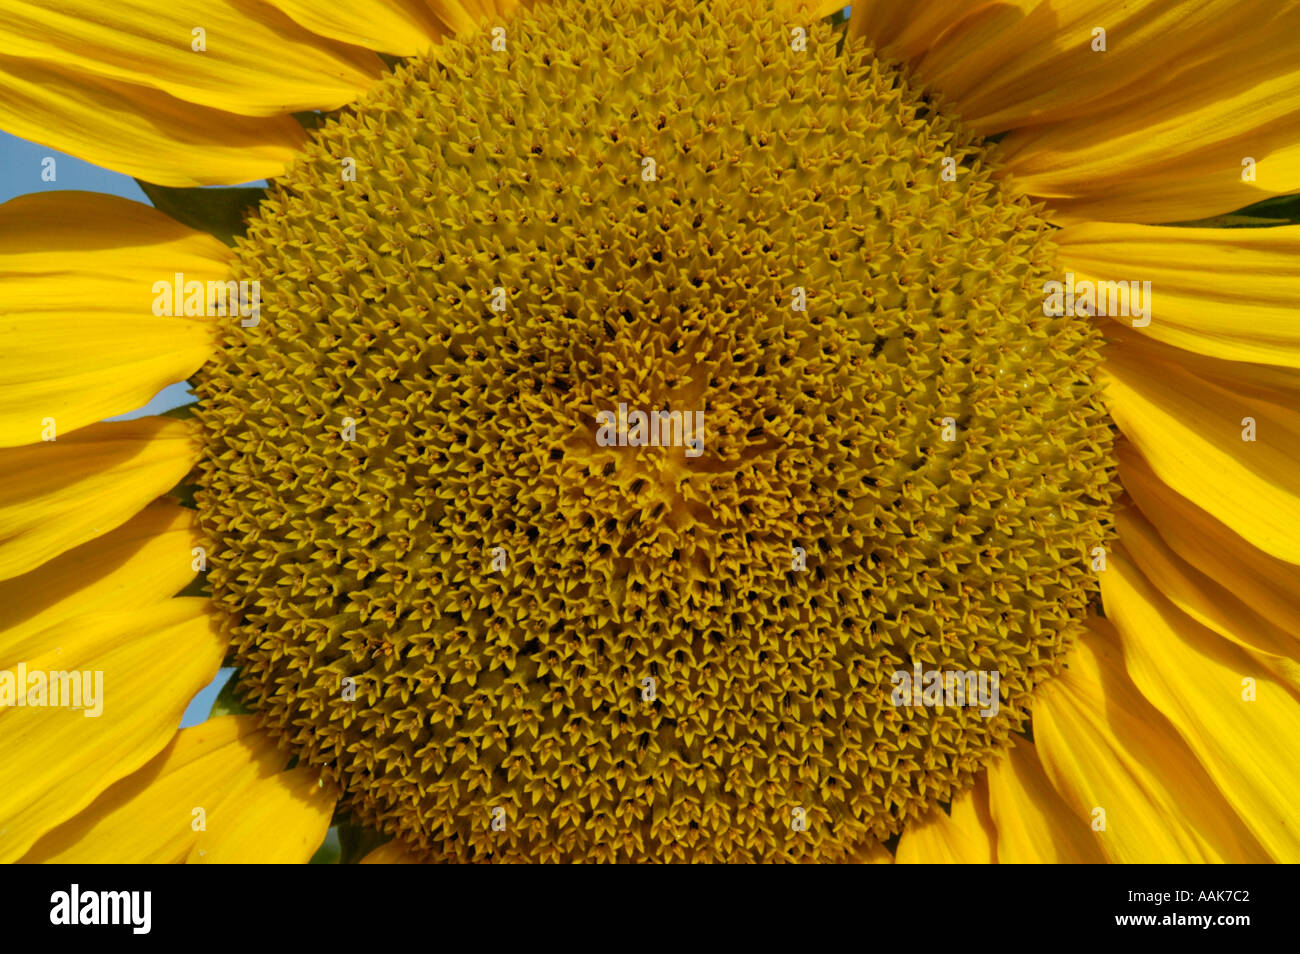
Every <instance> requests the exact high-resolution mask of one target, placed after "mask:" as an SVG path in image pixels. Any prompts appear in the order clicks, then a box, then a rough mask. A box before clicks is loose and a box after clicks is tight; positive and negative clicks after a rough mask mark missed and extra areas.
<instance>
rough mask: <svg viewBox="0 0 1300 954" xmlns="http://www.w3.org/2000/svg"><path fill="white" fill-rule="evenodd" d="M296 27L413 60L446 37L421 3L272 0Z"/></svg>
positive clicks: (382, 0)
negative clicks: (296, 24) (409, 57)
mask: <svg viewBox="0 0 1300 954" xmlns="http://www.w3.org/2000/svg"><path fill="white" fill-rule="evenodd" d="M271 2H272V3H273V4H274V5H275V6H276V7H278V8H279V9H280V10H281V11H282V12H284V13H285V14H287V15H288V16H289V17H290V18H292V19H293V20H294V22H295V23H298V24H299V25H301V26H303V27H306V28H307V29H308V30H310V31H311V32H313V33H315V34H317V35H318V36H327V37H330V38H331V39H334V40H339V41H341V42H343V43H352V44H356V45H358V46H364V47H365V48H366V49H369V50H382V51H383V52H385V53H392V54H393V55H395V56H413V55H414V54H416V53H420V52H422V51H424V50H426V49H428V48H429V47H430V46H432V45H433V44H435V43H437V42H438V41H439V40H440V39H441V38H442V37H443V36H445V35H446V34H447V31H446V29H445V28H444V27H443V26H442V25H441V24H440V23H439V22H438V19H437V18H436V17H435V16H434V15H433V14H432V13H431V12H430V11H429V8H428V7H427V6H426V5H425V4H424V3H421V2H420V0H409V2H408V0H368V2H367V3H364V4H358V3H354V2H352V0H271Z"/></svg>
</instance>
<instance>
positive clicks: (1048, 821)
mask: <svg viewBox="0 0 1300 954" xmlns="http://www.w3.org/2000/svg"><path fill="white" fill-rule="evenodd" d="M988 788H989V817H990V818H992V820H993V827H994V828H995V829H996V831H997V853H998V863H999V864H1044V863H1049V864H1055V863H1065V864H1095V863H1098V862H1103V861H1105V860H1106V859H1105V856H1104V855H1103V854H1102V852H1101V848H1100V847H1099V846H1098V844H1097V840H1096V838H1094V837H1093V834H1092V831H1091V828H1090V820H1089V819H1088V818H1086V817H1081V816H1079V815H1076V814H1075V813H1074V812H1072V811H1071V810H1070V809H1069V807H1068V806H1067V805H1066V804H1065V802H1063V801H1061V796H1059V795H1058V794H1057V793H1056V789H1054V788H1052V783H1051V782H1049V781H1048V779H1047V776H1046V775H1045V774H1044V773H1043V767H1042V765H1041V764H1040V763H1039V761H1038V754H1037V753H1036V752H1035V751H1034V747H1033V745H1032V744H1031V743H1029V742H1027V741H1025V740H1023V739H1017V740H1015V742H1014V744H1013V745H1012V746H1011V748H1010V749H1008V750H1007V752H1006V754H1005V755H1004V756H1002V757H1000V758H999V759H998V760H997V761H996V762H994V763H993V764H992V765H990V766H989V770H988Z"/></svg>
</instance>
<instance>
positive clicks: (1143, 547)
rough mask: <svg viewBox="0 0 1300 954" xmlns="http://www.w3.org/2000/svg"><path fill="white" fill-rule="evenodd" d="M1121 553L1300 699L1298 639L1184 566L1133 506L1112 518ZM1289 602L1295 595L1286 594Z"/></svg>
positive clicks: (1171, 598)
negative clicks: (1245, 652)
mask: <svg viewBox="0 0 1300 954" xmlns="http://www.w3.org/2000/svg"><path fill="white" fill-rule="evenodd" d="M1115 525H1116V529H1117V530H1118V531H1119V538H1120V541H1121V543H1122V548H1121V552H1122V553H1123V554H1124V556H1125V558H1131V559H1132V560H1133V562H1134V563H1135V564H1136V565H1137V567H1138V569H1139V570H1140V572H1141V574H1142V575H1143V576H1144V577H1145V578H1146V579H1147V580H1148V581H1150V582H1151V584H1152V585H1153V586H1154V587H1155V588H1156V589H1157V590H1159V591H1160V593H1161V594H1162V595H1163V596H1164V597H1165V598H1166V599H1168V600H1169V601H1170V602H1171V603H1172V604H1173V605H1175V606H1177V607H1178V609H1179V610H1181V611H1182V612H1183V613H1185V614H1186V615H1187V616H1189V617H1191V618H1192V619H1194V620H1195V621H1196V622H1198V623H1200V624H1201V625H1202V626H1206V627H1208V628H1210V629H1212V630H1214V631H1215V632H1216V633H1218V634H1219V635H1220V636H1222V637H1224V638H1225V639H1230V640H1232V641H1233V642H1234V643H1236V644H1237V645H1238V646H1240V647H1242V648H1243V649H1245V650H1247V651H1248V652H1249V653H1250V654H1251V657H1252V658H1253V659H1255V660H1256V661H1258V662H1259V663H1261V664H1262V665H1264V666H1266V667H1267V668H1268V670H1269V671H1270V672H1271V673H1272V674H1273V675H1274V676H1275V677H1276V678H1277V679H1279V680H1280V681H1282V682H1284V683H1285V684H1286V685H1287V686H1289V687H1290V688H1291V689H1292V690H1293V691H1295V692H1297V693H1300V661H1297V660H1300V638H1297V636H1296V634H1295V632H1294V631H1293V632H1287V631H1286V630H1284V629H1281V628H1280V627H1278V626H1275V625H1273V624H1272V623H1271V622H1269V621H1268V620H1267V619H1265V618H1264V617H1262V616H1260V615H1259V614H1258V613H1256V612H1255V610H1254V609H1253V608H1252V607H1251V606H1250V605H1249V604H1248V603H1246V602H1245V601H1243V600H1242V599H1240V598H1239V597H1238V596H1237V594H1235V593H1233V592H1232V591H1231V590H1229V589H1228V588H1226V587H1224V586H1221V585H1219V583H1218V582H1216V581H1215V580H1213V579H1211V578H1210V577H1208V576H1206V575H1205V574H1203V573H1201V572H1199V571H1197V570H1196V569H1195V568H1194V567H1192V566H1189V565H1188V564H1187V563H1186V562H1185V561H1184V560H1183V559H1182V558H1181V557H1180V556H1179V555H1178V554H1177V553H1176V552H1174V551H1173V550H1172V549H1170V547H1169V544H1167V543H1166V542H1165V541H1164V539H1162V538H1161V536H1160V534H1159V533H1157V532H1156V529H1155V527H1153V526H1152V525H1151V523H1150V522H1149V521H1148V520H1147V519H1146V518H1145V517H1144V516H1143V515H1142V513H1141V512H1140V511H1139V510H1138V509H1137V508H1136V507H1133V506H1128V507H1124V508H1122V509H1121V510H1119V511H1118V512H1117V513H1116V515H1115ZM1288 595H1289V596H1290V597H1291V599H1293V600H1294V599H1295V598H1296V594H1295V593H1294V592H1291V593H1289V594H1288Z"/></svg>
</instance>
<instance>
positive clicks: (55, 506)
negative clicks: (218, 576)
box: [0, 417, 197, 580]
mask: <svg viewBox="0 0 1300 954" xmlns="http://www.w3.org/2000/svg"><path fill="white" fill-rule="evenodd" d="M196 457H197V448H196V447H195V444H194V440H193V438H192V432H191V429H190V428H189V427H188V426H187V425H186V424H185V422H183V421H177V420H170V419H167V418H158V417H152V418H140V419H139V420H136V421H127V422H123V423H116V424H92V425H91V426H90V427H84V428H82V429H81V430H79V431H76V432H74V433H72V434H70V435H68V436H67V437H59V438H58V439H57V440H55V441H52V442H49V443H40V444H30V445H28V446H26V447H16V448H10V449H8V450H4V451H0V580H7V579H11V578H12V577H15V576H19V575H21V574H23V573H27V572H29V571H30V570H33V569H35V568H36V567H38V566H40V565H41V564H42V563H44V562H45V561H46V560H50V559H53V558H54V557H56V556H58V555H59V554H61V553H63V552H65V551H67V550H70V549H72V548H73V547H76V546H80V545H81V544H83V543H85V542H86V541H87V540H93V539H94V538H95V537H98V536H100V535H101V534H105V533H107V532H108V531H110V530H112V529H114V528H115V527H119V526H121V525H122V524H124V523H125V522H126V521H127V520H129V519H131V517H133V516H135V514H137V513H139V512H140V511H141V510H142V509H144V507H145V505H146V504H148V503H149V502H150V501H152V500H153V499H154V498H155V497H160V496H162V495H163V494H165V493H166V492H167V491H169V490H171V489H172V488H173V487H175V486H176V485H177V484H178V483H179V482H180V480H181V478H183V477H184V476H185V475H186V474H187V473H188V472H189V470H190V467H191V466H192V465H193V463H194V460H195V458H196Z"/></svg>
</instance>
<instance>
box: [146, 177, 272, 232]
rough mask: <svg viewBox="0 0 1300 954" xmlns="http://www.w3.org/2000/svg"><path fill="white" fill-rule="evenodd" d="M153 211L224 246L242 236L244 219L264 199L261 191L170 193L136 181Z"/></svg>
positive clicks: (247, 189)
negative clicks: (213, 237) (218, 240)
mask: <svg viewBox="0 0 1300 954" xmlns="http://www.w3.org/2000/svg"><path fill="white" fill-rule="evenodd" d="M135 181H136V182H138V183H139V184H140V188H141V189H143V190H144V194H145V195H147V196H148V197H149V201H150V202H152V203H153V205H154V208H155V209H157V210H158V211H159V212H165V213H167V214H168V215H170V216H171V217H172V218H173V219H175V220H176V221H177V222H180V223H182V224H183V225H188V226H189V227H190V228H193V229H199V230H201V231H203V232H207V233H209V234H210V235H215V236H216V237H217V238H219V239H221V241H223V242H225V243H226V244H227V245H234V244H235V239H236V238H237V237H238V236H240V235H243V234H244V229H245V228H246V220H247V217H248V215H249V214H250V213H251V212H252V211H253V210H254V209H256V208H257V204H258V203H259V202H261V201H262V198H263V197H264V196H265V195H266V190H265V189H262V188H250V187H248V186H238V187H236V188H233V189H225V188H202V189H173V188H171V187H169V186H160V185H154V184H153V183H152V182H144V181H142V180H140V179H136V180H135Z"/></svg>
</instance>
